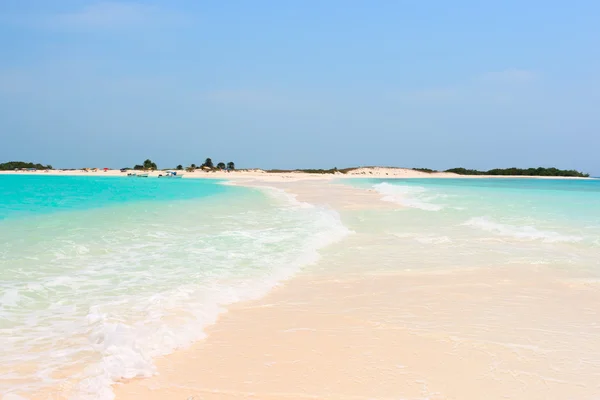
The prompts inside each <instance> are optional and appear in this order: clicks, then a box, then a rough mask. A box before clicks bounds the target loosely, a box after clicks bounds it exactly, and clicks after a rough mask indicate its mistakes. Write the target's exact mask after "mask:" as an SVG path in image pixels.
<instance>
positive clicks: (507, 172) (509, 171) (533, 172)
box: [446, 167, 590, 178]
mask: <svg viewBox="0 0 600 400" xmlns="http://www.w3.org/2000/svg"><path fill="white" fill-rule="evenodd" d="M446 172H453V173H455V174H459V175H495V176H570V177H579V178H588V177H589V176H590V175H589V174H585V173H583V172H579V171H576V170H572V169H571V170H563V169H557V168H542V167H539V168H528V169H522V168H504V169H500V168H496V169H490V170H489V171H478V170H475V169H466V168H451V169H448V170H446Z"/></svg>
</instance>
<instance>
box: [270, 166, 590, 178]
mask: <svg viewBox="0 0 600 400" xmlns="http://www.w3.org/2000/svg"><path fill="white" fill-rule="evenodd" d="M359 168H360V167H356V168H343V169H338V168H330V169H294V170H284V169H270V170H267V172H273V173H284V172H304V173H307V174H335V173H342V174H346V173H348V172H350V171H353V170H356V169H359ZM364 168H375V167H374V166H373V167H364ZM386 168H394V167H386ZM410 169H412V170H413V171H419V172H425V173H428V174H433V173H436V172H449V173H454V174H457V175H491V176H563V177H574V178H589V177H590V174H586V173H583V172H579V171H576V170H563V169H557V168H542V167H538V168H528V169H522V168H504V169H500V168H496V169H491V170H489V171H478V170H475V169H466V168H451V169H447V170H445V171H438V170H435V169H431V168H410Z"/></svg>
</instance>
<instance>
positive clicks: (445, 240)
mask: <svg viewBox="0 0 600 400" xmlns="http://www.w3.org/2000/svg"><path fill="white" fill-rule="evenodd" d="M344 182H345V183H346V184H352V185H354V186H356V187H360V188H364V189H370V190H375V191H376V192H378V193H379V195H380V197H381V199H382V200H383V201H388V202H392V203H396V204H398V205H401V206H402V207H401V208H398V209H396V210H389V211H377V212H374V211H372V210H364V211H360V212H356V213H351V214H349V215H347V221H348V222H347V224H348V226H349V227H350V228H354V227H356V226H361V227H363V229H370V232H372V234H373V236H374V237H377V240H378V241H379V243H381V246H387V247H386V249H388V250H387V251H390V249H394V250H393V251H396V253H395V255H394V256H392V255H390V263H389V265H388V267H389V268H398V267H399V266H400V267H401V268H405V269H424V268H449V267H456V268H470V267H482V266H483V267H493V266H505V265H511V264H514V265H549V266H552V267H555V268H564V269H573V268H576V269H579V270H586V271H587V272H591V273H594V274H597V275H598V276H600V257H598V256H599V255H600V180H546V179H357V180H353V181H349V180H345V181H344ZM357 256H360V255H357ZM365 262H366V261H365ZM382 267H385V265H382Z"/></svg>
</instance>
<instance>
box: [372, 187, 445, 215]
mask: <svg viewBox="0 0 600 400" xmlns="http://www.w3.org/2000/svg"><path fill="white" fill-rule="evenodd" d="M373 188H374V189H375V190H377V192H379V193H381V194H382V195H383V197H382V198H381V200H383V201H389V202H392V203H396V204H400V205H403V206H406V207H411V208H418V209H420V210H425V211H439V210H441V209H442V208H444V207H443V206H441V205H439V204H435V203H432V202H431V200H433V199H435V198H436V197H439V196H436V195H434V194H431V193H430V192H429V191H428V190H427V189H425V188H424V187H421V186H401V185H391V184H389V183H387V182H382V183H378V184H376V185H374V186H373Z"/></svg>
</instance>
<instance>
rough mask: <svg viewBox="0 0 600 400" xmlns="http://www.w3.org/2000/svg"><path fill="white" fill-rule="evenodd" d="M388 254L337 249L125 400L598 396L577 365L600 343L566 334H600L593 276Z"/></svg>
mask: <svg viewBox="0 0 600 400" xmlns="http://www.w3.org/2000/svg"><path fill="white" fill-rule="evenodd" d="M235 184H241V185H244V186H253V187H256V186H270V187H275V188H278V189H281V190H284V191H286V192H288V193H290V194H291V195H293V196H296V197H297V199H298V200H299V201H301V202H308V203H310V204H326V205H327V206H329V207H332V208H333V209H335V210H337V211H338V212H346V211H348V210H350V212H352V211H357V210H358V211H361V212H362V210H365V211H370V210H371V209H372V208H373V207H374V208H375V209H377V208H379V207H387V208H388V209H389V210H390V212H394V209H400V208H402V207H400V206H398V205H395V204H394V205H390V204H386V203H385V202H383V201H380V196H379V194H377V193H376V192H369V191H368V190H362V189H354V188H348V187H345V186H344V185H343V184H341V185H340V184H331V183H330V182H327V181H323V180H314V181H310V180H287V181H285V182H284V181H279V182H275V181H273V180H270V179H269V180H268V179H264V180H255V181H252V182H241V181H237V182H235ZM359 192H363V193H362V194H363V195H362V196H359V195H358V193H359ZM375 196H376V197H377V199H376V198H375ZM349 229H353V227H349ZM381 246H382V243H381V242H380V240H379V239H378V238H372V237H371V234H370V233H369V232H360V231H358V232H355V234H354V235H351V236H348V237H346V238H345V239H343V241H342V242H340V243H339V244H337V245H335V244H334V245H331V246H328V247H327V248H325V249H323V251H322V252H321V258H320V260H319V261H318V262H317V263H315V264H313V265H309V266H306V267H305V268H304V269H303V270H302V271H300V272H299V273H298V274H296V275H295V276H293V277H292V278H291V279H289V280H287V281H285V282H284V283H282V284H281V285H279V286H278V287H276V288H274V289H273V290H271V291H270V292H269V293H268V294H267V295H265V296H264V297H262V298H260V299H257V300H253V301H247V302H241V303H236V304H233V305H232V306H230V307H228V310H227V312H226V313H224V314H221V315H220V317H219V319H218V320H217V321H216V323H215V324H213V325H211V326H209V327H207V328H206V334H207V337H206V338H205V339H204V340H202V341H199V342H196V343H194V344H193V345H192V346H190V347H189V348H186V349H179V350H177V351H176V352H174V353H172V354H170V355H167V356H164V357H161V358H159V359H157V360H156V365H157V370H158V372H159V373H158V375H156V376H153V377H150V378H144V379H133V380H130V381H126V382H125V381H124V382H121V383H118V384H116V385H114V386H113V389H114V391H115V393H116V399H118V400H130V399H131V400H133V399H138V398H144V399H149V400H159V399H194V400H197V399H205V400H207V399H208V400H211V399H244V398H260V399H264V400H275V399H290V400H305V399H352V400H366V399H372V398H378V399H392V398H402V399H408V400H424V399H429V400H442V399H461V400H480V399H482V398H486V399H501V398H513V399H523V400H538V399H539V400H542V399H544V400H545V399H557V400H558V399H560V400H562V399H566V398H582V399H583V398H591V397H589V396H590V394H593V393H597V391H598V390H600V386H598V383H597V382H598V380H597V379H596V377H597V376H600V366H599V367H596V364H593V363H584V364H581V363H579V360H580V359H582V358H585V357H594V356H596V355H598V356H600V352H599V351H600V338H598V336H593V335H590V336H588V335H587V334H585V335H582V334H581V333H580V332H578V331H577V329H574V330H573V331H569V330H568V329H567V330H565V329H564V327H565V326H574V327H575V326H586V325H587V324H590V323H592V322H593V320H594V317H593V315H595V314H590V313H588V312H587V311H585V310H581V309H579V311H576V310H578V308H577V307H578V306H577V305H578V304H580V302H581V301H582V300H584V301H585V304H586V307H585V308H586V310H592V309H595V308H596V307H600V294H598V293H597V291H596V290H595V288H596V284H590V285H587V284H581V283H579V282H585V281H586V277H585V274H582V275H583V278H582V277H581V276H579V275H578V274H574V273H573V274H572V273H571V272H569V273H567V272H565V271H561V270H557V269H554V268H549V267H546V266H543V265H542V266H540V265H518V266H505V267H501V268H489V267H485V266H481V267H478V268H475V269H473V268H459V269H450V270H445V269H444V267H443V266H442V269H440V270H423V271H420V270H418V269H416V270H412V269H408V270H407V269H400V270H397V271H385V270H380V269H379V268H378V265H379V263H382V262H385V261H384V260H386V259H387V260H389V259H390V257H392V260H393V259H394V257H395V256H394V253H390V254H388V253H387V252H386V251H384V249H383V248H381ZM352 248H356V249H357V250H356V251H357V252H358V253H356V252H355V253H356V254H354V253H352V254H354V255H350V256H343V257H342V258H341V259H340V258H339V257H340V255H339V252H340V251H341V250H340V249H352ZM360 254H363V255H367V254H368V260H369V263H370V264H368V265H365V263H364V262H363V260H362V259H360V257H359V255H360ZM398 260H399V261H400V260H401V259H398ZM365 267H366V268H365ZM340 271H344V273H343V274H340ZM580 278H581V279H580ZM515 299H518V301H516V300H515ZM570 343H577V345H576V346H571V345H570Z"/></svg>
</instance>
